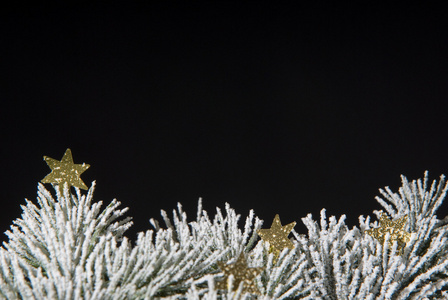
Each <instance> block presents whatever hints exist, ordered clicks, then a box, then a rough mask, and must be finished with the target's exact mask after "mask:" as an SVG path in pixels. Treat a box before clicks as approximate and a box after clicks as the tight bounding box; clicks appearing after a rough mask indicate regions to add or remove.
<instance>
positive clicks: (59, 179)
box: [41, 149, 90, 190]
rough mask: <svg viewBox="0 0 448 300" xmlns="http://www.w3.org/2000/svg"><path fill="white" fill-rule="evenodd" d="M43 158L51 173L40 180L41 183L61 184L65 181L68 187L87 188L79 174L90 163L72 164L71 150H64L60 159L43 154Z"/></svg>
mask: <svg viewBox="0 0 448 300" xmlns="http://www.w3.org/2000/svg"><path fill="white" fill-rule="evenodd" d="M44 160H45V162H46V163H47V165H48V166H49V167H50V169H51V173H50V174H48V175H47V176H45V178H44V179H42V180H41V182H42V183H52V184H57V185H60V186H63V185H64V183H66V182H67V183H68V187H69V188H70V186H74V187H77V188H80V189H84V190H87V186H86V185H85V184H84V182H83V181H82V180H81V178H80V177H79V176H81V174H82V173H83V172H84V171H85V170H87V169H88V168H89V167H90V165H88V164H85V163H83V164H74V163H73V157H72V151H71V150H70V149H67V150H66V151H65V153H64V156H63V157H62V159H61V161H58V160H56V159H54V158H51V157H48V156H44Z"/></svg>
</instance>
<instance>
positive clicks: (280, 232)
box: [257, 215, 296, 256]
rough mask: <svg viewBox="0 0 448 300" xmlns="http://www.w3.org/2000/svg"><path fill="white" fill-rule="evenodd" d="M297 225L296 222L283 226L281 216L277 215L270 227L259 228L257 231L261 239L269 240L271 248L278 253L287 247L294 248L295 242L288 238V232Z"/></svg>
mask: <svg viewBox="0 0 448 300" xmlns="http://www.w3.org/2000/svg"><path fill="white" fill-rule="evenodd" d="M294 226H296V222H292V223H289V224H288V225H285V226H282V224H281V223H280V217H279V216H278V215H275V218H274V221H273V222H272V225H271V228H270V229H259V230H258V231H257V233H258V235H260V237H261V239H262V240H263V241H265V242H268V243H269V244H270V246H271V248H274V249H273V250H274V251H275V252H276V255H277V256H278V254H280V252H281V251H282V250H283V249H285V248H289V249H294V244H293V242H291V241H290V240H289V239H288V234H289V233H290V232H291V231H292V229H293V228H294Z"/></svg>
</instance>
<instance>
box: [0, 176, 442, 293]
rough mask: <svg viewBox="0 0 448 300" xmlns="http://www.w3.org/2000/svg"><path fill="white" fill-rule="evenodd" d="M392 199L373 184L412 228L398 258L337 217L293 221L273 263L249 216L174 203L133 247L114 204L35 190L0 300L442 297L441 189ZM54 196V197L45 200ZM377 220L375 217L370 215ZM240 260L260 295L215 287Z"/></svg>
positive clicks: (412, 185)
mask: <svg viewBox="0 0 448 300" xmlns="http://www.w3.org/2000/svg"><path fill="white" fill-rule="evenodd" d="M402 181H403V186H402V187H401V188H400V189H399V190H398V193H394V192H392V190H390V189H389V188H388V187H386V188H385V189H381V190H380V193H381V195H382V197H383V198H380V197H377V200H378V202H379V203H380V204H381V205H382V206H383V208H384V209H385V211H386V212H387V213H388V214H389V216H390V217H391V218H392V219H397V218H400V217H402V216H403V215H406V214H408V215H409V221H408V223H407V224H406V226H405V229H406V230H407V231H408V232H410V233H411V238H410V241H408V242H407V243H406V245H405V247H404V250H403V251H402V252H401V251H399V250H397V249H398V244H397V242H394V243H393V244H392V245H391V246H390V245H389V243H388V240H389V239H390V238H391V236H390V235H389V233H388V234H387V235H386V237H385V241H384V243H382V244H381V243H380V242H378V240H376V239H375V238H373V237H371V236H370V235H368V234H366V231H367V230H369V229H371V228H374V227H377V226H378V225H379V223H378V221H376V220H375V221H372V220H371V217H370V216H367V217H364V216H360V217H359V226H358V227H356V226H355V227H353V228H352V229H349V228H348V227H347V225H346V224H345V215H342V216H341V217H339V219H337V218H336V217H334V216H330V217H329V218H327V216H326V213H325V209H323V210H322V211H321V215H320V221H319V222H317V221H315V220H313V218H312V216H311V215H308V216H307V217H306V218H303V219H302V221H303V223H304V224H305V225H306V227H307V229H308V233H307V235H303V234H300V235H299V234H297V233H296V232H295V231H294V230H293V231H292V235H291V237H290V238H291V240H292V242H293V244H294V249H284V250H283V251H282V252H281V253H280V254H279V256H278V257H276V256H275V254H274V253H270V247H269V245H268V244H267V243H266V242H263V241H261V240H260V239H259V238H258V236H257V234H256V232H257V230H258V229H260V228H261V226H262V223H263V222H262V221H261V220H260V219H258V218H257V217H256V216H255V213H254V211H252V210H251V211H250V212H249V214H248V216H247V218H246V219H245V222H244V223H242V224H241V223H240V221H241V220H240V219H241V216H240V215H238V214H236V212H235V211H234V210H233V209H232V208H230V206H229V204H226V205H225V209H224V210H221V209H219V208H217V210H216V214H215V215H214V216H213V217H209V215H208V213H207V212H206V211H205V210H204V209H203V207H202V201H201V200H199V203H198V211H197V215H196V219H195V220H189V219H188V218H187V215H186V213H185V212H184V211H183V210H182V206H181V205H180V204H179V205H178V208H177V210H173V214H172V217H171V218H170V217H169V216H168V214H167V213H166V212H164V211H162V219H163V222H164V225H160V224H159V222H158V221H157V220H155V219H150V223H151V224H152V226H153V229H152V230H147V231H146V232H141V233H139V234H138V237H137V240H136V242H135V245H134V246H132V243H131V242H130V241H129V240H128V239H127V238H126V237H123V234H124V233H125V231H126V230H127V229H128V228H129V226H131V222H130V218H123V215H124V213H125V212H126V211H127V209H126V208H125V209H119V205H120V203H119V202H118V201H116V200H113V201H112V202H111V203H110V204H109V205H107V206H106V207H105V208H104V209H101V206H102V202H101V201H100V202H97V203H93V202H92V197H93V190H94V185H92V187H91V188H90V189H89V191H88V192H87V194H86V195H82V194H81V191H80V190H79V189H75V194H72V193H71V192H70V189H69V188H68V187H67V186H66V187H65V188H64V189H63V193H62V194H61V193H60V192H59V190H60V189H59V188H56V189H55V191H56V198H53V196H52V195H51V193H50V192H49V191H48V190H46V189H45V187H44V186H43V185H41V184H40V185H39V189H38V199H37V205H35V204H34V203H32V202H31V201H28V200H26V205H24V206H22V209H23V214H22V216H21V218H19V219H17V220H16V221H14V225H13V226H11V230H10V231H8V232H7V235H8V238H9V240H8V242H6V243H4V246H3V247H1V248H0V299H210V300H212V299H325V300H326V299H425V298H427V299H446V294H447V290H448V276H447V274H448V257H447V256H448V243H447V242H448V241H447V239H448V230H447V226H446V224H448V221H446V220H442V221H441V220H439V219H438V218H437V215H436V211H437V208H439V207H440V205H441V204H442V201H443V199H444V197H445V195H446V192H447V190H448V185H447V184H446V183H445V180H444V177H443V176H442V177H441V179H440V182H439V183H437V182H436V181H433V182H432V184H431V185H429V184H428V176H427V173H425V176H424V179H423V180H414V181H412V182H409V181H408V180H407V179H406V177H404V176H402ZM55 199H56V200H55ZM374 213H375V214H376V215H377V217H379V215H380V211H374ZM241 252H244V253H245V256H246V260H247V264H248V266H249V267H263V268H264V269H263V271H262V273H261V274H260V275H258V276H257V277H255V279H254V281H255V284H256V286H257V288H258V290H259V292H260V295H251V294H248V293H243V289H242V286H240V287H239V288H238V289H236V290H232V289H230V288H229V290H219V291H218V290H217V289H216V282H217V281H219V280H221V279H222V276H223V273H222V271H221V270H220V268H219V267H218V264H217V263H218V262H220V261H221V262H223V263H225V264H230V263H234V262H235V260H236V258H237V257H238V256H239V254H240V253H241Z"/></svg>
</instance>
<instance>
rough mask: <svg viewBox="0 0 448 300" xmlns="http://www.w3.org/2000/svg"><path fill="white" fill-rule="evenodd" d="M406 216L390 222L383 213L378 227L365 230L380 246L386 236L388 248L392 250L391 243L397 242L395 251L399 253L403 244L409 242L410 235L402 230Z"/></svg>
mask: <svg viewBox="0 0 448 300" xmlns="http://www.w3.org/2000/svg"><path fill="white" fill-rule="evenodd" d="M407 219H408V216H407V215H406V216H403V217H401V218H400V219H398V220H396V221H391V220H390V219H389V218H388V217H387V216H386V215H385V214H384V213H383V214H381V218H380V227H378V228H373V229H370V230H367V231H366V233H368V234H369V235H370V236H372V237H374V238H376V239H377V240H378V241H380V243H381V244H383V243H384V239H385V238H386V235H387V234H389V240H388V243H389V247H390V248H392V245H393V242H395V241H396V242H397V250H398V251H399V252H401V250H402V248H403V246H404V244H405V243H407V242H409V239H410V234H409V233H408V232H406V231H404V230H403V228H404V226H405V224H406V222H407Z"/></svg>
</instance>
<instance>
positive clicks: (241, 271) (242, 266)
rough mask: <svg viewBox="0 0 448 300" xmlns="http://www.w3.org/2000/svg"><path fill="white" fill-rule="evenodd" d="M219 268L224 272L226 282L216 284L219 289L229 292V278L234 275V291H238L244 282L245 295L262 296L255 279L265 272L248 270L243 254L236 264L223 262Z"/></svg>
mask: <svg viewBox="0 0 448 300" xmlns="http://www.w3.org/2000/svg"><path fill="white" fill-rule="evenodd" d="M218 266H219V268H221V270H222V271H223V272H224V280H222V281H218V282H217V283H216V288H217V289H220V290H227V287H228V279H229V276H230V275H233V278H234V279H233V289H232V290H233V291H236V290H237V289H238V288H239V286H240V283H241V282H243V290H242V292H243V293H251V294H260V292H259V290H258V289H257V287H256V285H255V282H254V278H255V277H257V276H258V274H260V273H261V272H262V271H263V268H248V267H247V262H246V257H245V256H244V253H243V252H241V253H240V256H239V257H238V259H237V261H236V262H235V263H234V264H230V265H226V264H225V263H223V262H218Z"/></svg>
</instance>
